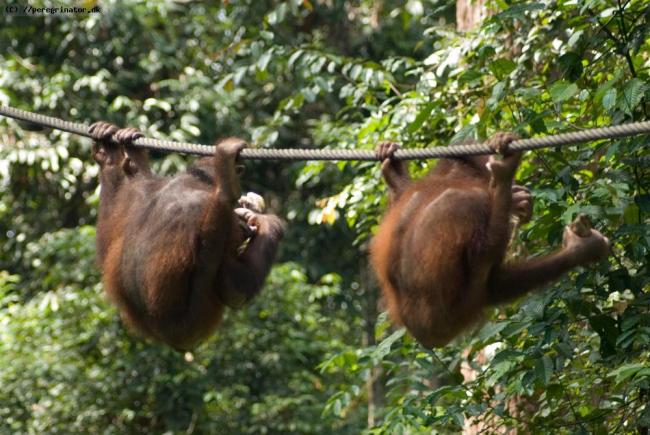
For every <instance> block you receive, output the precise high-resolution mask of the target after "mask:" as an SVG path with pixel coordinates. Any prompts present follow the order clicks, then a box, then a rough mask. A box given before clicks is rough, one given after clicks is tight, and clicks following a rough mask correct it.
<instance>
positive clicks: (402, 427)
mask: <svg viewBox="0 0 650 435" xmlns="http://www.w3.org/2000/svg"><path fill="white" fill-rule="evenodd" d="M42 3H43V4H44V5H45V4H47V3H46V2H42ZM454 3H455V2H454V1H452V0H411V1H408V2H395V1H392V0H384V1H381V2H374V1H373V2H371V1H357V2H343V1H338V0H335V1H331V2H325V1H304V0H295V1H294V0H291V1H286V2H271V1H251V0H244V1H237V2H223V3H220V2H215V3H208V2H206V3H202V2H191V3H189V4H188V5H185V4H184V3H178V2H171V1H167V2H158V1H155V2H154V1H144V2H132V1H123V2H117V1H112V2H111V1H109V2H102V7H103V11H102V13H101V14H82V15H66V16H57V15H44V16H33V17H32V16H12V15H10V14H5V15H2V16H1V17H0V46H2V47H6V50H3V51H2V53H0V104H9V105H12V106H16V107H22V108H25V109H27V110H34V111H38V112H43V113H46V114H52V115H54V116H59V117H62V118H66V119H70V120H74V121H79V122H81V121H83V122H90V121H94V120H97V119H105V120H108V121H112V122H115V123H118V124H121V125H132V126H136V127H138V128H140V129H141V130H142V131H144V132H145V134H147V135H149V136H152V137H157V138H164V139H172V140H183V141H195V142H202V143H208V142H210V141H213V140H214V139H215V138H216V137H219V136H226V135H239V136H242V137H245V138H247V139H249V140H251V141H252V142H254V143H255V144H257V145H258V146H278V147H280V146H281V147H332V148H355V149H357V148H365V149H371V148H373V147H374V145H375V144H376V142H377V141H378V140H381V139H395V140H399V141H400V142H402V143H403V144H405V146H408V147H422V146H436V145H446V144H448V143H450V142H452V141H461V140H466V139H472V138H485V137H488V136H489V135H490V134H492V133H493V132H495V131H497V130H514V131H516V132H518V133H520V134H522V135H544V134H551V133H558V132H562V131H571V130H575V129H580V128H590V127H598V126H604V125H609V124H618V123H622V122H627V121H638V120H646V119H648V113H647V112H648V98H650V80H649V79H648V71H649V69H650V45H649V42H648V41H649V38H648V34H649V31H650V15H649V14H648V10H650V2H649V1H648V0H631V1H626V2H611V1H605V0H580V1H574V0H544V1H540V2H525V1H502V0H495V1H492V2H490V8H491V10H492V12H493V13H492V14H491V15H490V16H489V17H488V18H487V19H486V20H485V21H484V22H483V23H482V25H481V27H480V28H477V29H476V30H475V31H472V32H468V33H462V34H461V33H458V32H456V31H455V30H454V29H455V26H454V19H455V18H454ZM0 125H2V126H3V128H2V130H0V143H1V144H2V147H0V189H1V190H2V195H0V271H1V272H0V325H2V328H0V338H1V340H0V367H1V368H0V386H2V388H0V431H3V432H4V431H7V432H56V431H63V432H70V431H72V432H83V433H85V432H92V431H99V432H109V433H111V432H115V433H124V432H126V433H142V432H166V431H167V432H172V433H175V432H188V433H191V432H198V433H204V432H206V433H259V432H272V433H275V432H298V433H331V432H332V431H336V432H337V433H339V432H340V433H346V432H349V433H357V432H359V431H361V430H363V429H364V428H366V427H367V430H368V431H370V432H373V433H402V432H427V431H431V430H433V431H438V432H458V431H459V430H460V429H461V428H463V427H469V426H471V425H473V426H474V428H480V429H482V430H485V431H488V432H492V431H497V430H499V429H518V430H521V431H524V432H532V433H549V432H553V433H555V432H559V433H573V432H581V433H584V432H594V433H622V432H634V431H636V430H641V431H642V430H647V428H648V427H650V411H649V410H648V409H649V408H648V407H647V406H646V403H647V400H648V391H649V389H650V385H649V381H650V368H649V366H648V363H647V361H648V358H649V356H650V355H649V351H648V349H649V344H650V316H649V315H648V309H649V304H650V299H649V296H648V295H649V294H650V278H649V277H650V273H649V271H648V264H650V261H649V260H650V230H649V228H650V226H649V224H650V217H649V216H650V181H649V180H650V169H649V165H648V163H649V162H650V156H649V155H648V151H647V137H636V138H624V139H616V140H610V141H601V142H598V143H593V144H589V145H583V146H580V147H564V148H562V149H545V150H542V151H536V152H534V153H530V154H529V155H527V156H526V158H525V161H524V163H523V164H522V167H521V170H520V173H519V179H520V180H521V181H522V182H523V183H524V184H526V185H527V186H528V187H530V188H531V189H532V191H533V194H534V196H535V200H536V204H535V216H536V217H535V218H534V220H533V222H531V223H530V224H529V225H527V226H525V227H524V228H522V229H521V230H520V234H519V236H520V237H519V239H520V242H519V243H518V244H517V246H515V248H516V249H515V251H516V252H517V253H518V255H524V254H532V255H536V254H538V253H541V252H546V251H548V250H549V249H550V247H551V246H557V245H558V244H559V243H560V240H561V233H562V228H563V226H564V225H565V224H566V223H568V222H570V221H571V219H572V218H573V217H574V216H575V215H576V214H577V213H581V212H583V213H587V214H589V215H590V216H591V217H592V220H593V221H594V222H595V223H596V225H597V227H598V228H599V229H601V230H603V232H604V233H605V234H606V235H607V236H608V237H609V238H610V239H611V240H612V241H613V245H614V249H613V252H612V256H611V258H610V260H609V261H608V262H603V263H602V264H599V265H598V266H595V267H593V268H589V269H584V270H579V271H576V272H575V273H573V274H571V275H570V276H569V277H568V278H567V279H564V280H562V281H561V282H558V283H557V284H555V285H553V286H552V287H551V288H550V289H549V290H548V291H545V292H543V293H539V294H535V295H532V296H530V297H528V298H526V299H524V300H522V301H521V302H520V303H518V304H513V305H511V306H508V307H504V308H502V309H499V310H494V311H493V312H490V313H487V321H486V323H485V324H484V325H483V326H482V327H480V328H478V329H477V330H476V331H470V333H469V334H468V335H467V336H465V337H463V338H460V339H458V340H457V341H456V342H454V343H452V344H451V345H450V346H448V347H446V348H444V349H437V350H434V351H431V350H427V349H423V348H422V347H421V346H419V345H417V344H416V343H415V342H414V341H413V339H412V338H410V337H409V336H408V334H405V333H404V331H402V330H394V329H393V328H392V327H391V326H390V324H389V322H388V321H387V320H386V318H385V315H383V314H380V315H379V317H377V314H378V313H377V310H376V303H377V301H376V289H375V288H374V287H373V284H372V279H370V278H369V277H368V273H367V270H366V269H367V265H366V264H365V255H366V252H365V249H366V246H367V241H368V240H369V238H370V237H371V234H372V231H373V229H374V227H375V226H376V224H377V221H378V217H379V216H380V214H381V212H382V210H383V208H384V206H385V199H384V187H383V183H382V182H381V180H380V178H379V172H378V167H377V165H375V164H373V163H368V162H365V163H364V162H339V163H322V162H299V163H279V162H267V163H264V162H247V168H246V174H245V175H244V178H243V179H244V187H245V188H246V189H250V190H254V191H258V192H261V193H263V194H264V196H265V197H266V198H267V203H269V204H270V205H271V207H272V208H274V209H275V210H276V211H278V212H280V213H281V214H282V215H284V216H286V219H287V221H288V222H289V225H290V230H289V233H288V235H287V240H286V242H285V243H284V246H283V251H282V255H281V261H280V264H279V265H278V266H277V267H276V268H275V270H274V272H273V275H272V277H271V279H270V281H269V283H268V285H267V288H266V289H265V290H264V292H263V293H262V295H261V296H260V297H259V298H258V299H256V301H255V302H254V303H253V304H252V305H250V306H249V307H247V308H246V309H245V310H242V311H240V312H230V313H229V315H228V317H227V320H226V322H225V324H224V325H223V327H222V328H221V329H220V331H219V332H218V334H217V335H216V336H215V338H214V339H213V340H211V341H210V342H208V343H206V344H205V345H203V346H202V347H201V348H199V349H198V350H197V351H196V352H195V353H193V354H191V355H179V354H176V353H174V352H171V351H169V350H166V349H163V348H161V347H160V346H158V345H156V344H152V343H147V342H143V341H141V340H139V339H138V338H136V337H132V336H131V335H129V334H128V333H126V332H125V331H124V330H123V327H122V326H121V323H120V322H119V319H118V318H117V315H116V313H115V310H113V309H112V308H111V307H110V306H109V305H108V304H106V303H105V302H104V299H103V297H102V296H101V285H100V284H99V274H98V271H97V269H96V267H95V265H94V263H93V262H94V254H93V252H94V250H93V237H94V230H93V229H92V225H93V224H94V222H95V218H96V206H97V201H98V196H97V189H98V187H97V179H96V178H97V168H96V166H95V165H94V164H93V162H91V161H90V159H89V150H90V143H89V142H88V141H87V140H85V139H80V138H77V137H74V136H71V135H69V134H67V133H62V132H42V131H33V130H34V129H33V126H26V125H21V124H18V123H16V122H13V121H9V120H6V119H0ZM186 164H187V161H186V160H185V158H182V157H179V156H176V155H159V154H156V155H154V166H155V168H154V169H155V170H156V171H157V172H160V173H163V174H169V173H173V172H175V171H177V170H182V169H183V168H184V167H185V165H186ZM433 164H434V162H415V163H412V164H411V172H412V173H413V174H416V175H417V174H423V173H425V172H426V171H427V170H428V168H430V167H431V166H432V165H433Z"/></svg>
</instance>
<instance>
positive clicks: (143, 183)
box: [91, 123, 283, 349]
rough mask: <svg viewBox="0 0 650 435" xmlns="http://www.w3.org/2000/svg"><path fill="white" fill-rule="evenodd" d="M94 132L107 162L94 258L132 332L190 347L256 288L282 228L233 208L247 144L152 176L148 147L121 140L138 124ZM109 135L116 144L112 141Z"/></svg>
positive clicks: (98, 155) (223, 146)
mask: <svg viewBox="0 0 650 435" xmlns="http://www.w3.org/2000/svg"><path fill="white" fill-rule="evenodd" d="M91 133H92V134H93V137H94V138H95V140H96V141H97V144H96V146H95V159H96V160H97V162H98V163H99V164H100V168H101V169H100V182H101V194H100V209H99V216H98V222H97V257H98V262H99V264H100V265H101V266H102V268H103V272H104V286H105V288H106V291H107V293H108V295H109V297H110V299H111V300H113V301H114V302H115V303H116V305H117V306H118V307H119V309H120V312H121V314H122V316H123V318H124V320H125V322H126V323H127V324H128V325H129V326H131V327H132V328H133V329H135V330H136V331H138V332H140V333H141V334H143V335H145V336H148V337H151V338H154V339H156V340H159V341H162V342H164V343H167V344H169V345H170V346H172V347H174V348H176V349H189V348H192V347H193V346H195V345H196V344H197V343H199V342H200V341H201V340H203V339H205V338H206V337H208V336H209V335H210V334H211V333H212V332H213V331H214V329H215V328H216V327H217V325H218V324H219V322H220V320H221V316H222V313H223V309H224V306H226V305H227V306H239V305H241V304H242V303H243V302H245V301H247V300H249V299H250V298H252V297H253V296H254V295H255V294H257V293H258V292H259V290H260V289H261V287H262V285H263V282H264V279H265V277H266V275H267V274H268V272H269V270H270V267H271V264H272V262H273V259H274V257H275V253H276V250H277V247H278V243H279V241H280V239H281V238H282V235H283V225H282V222H281V220H280V219H279V218H277V217H276V216H273V215H270V214H261V213H260V211H261V210H256V209H254V208H252V209H250V208H249V209H244V208H238V209H235V207H234V205H235V204H236V202H237V199H238V198H239V196H240V194H241V191H240V187H239V181H238V179H237V176H236V173H235V159H236V157H237V155H238V153H239V152H240V151H241V150H242V149H243V148H244V146H245V143H244V142H243V141H242V140H241V139H237V138H229V139H226V140H224V141H221V142H219V143H218V144H217V147H216V153H215V156H214V157H209V158H203V159H200V160H199V161H197V163H196V164H195V165H194V166H192V167H191V168H190V169H188V171H187V172H184V173H180V174H177V175H176V176H174V177H171V178H163V177H158V176H155V175H153V174H152V173H151V171H150V169H149V164H148V158H147V154H146V152H145V151H142V150H136V149H134V148H130V147H129V148H126V147H125V145H128V144H129V143H130V142H131V141H132V140H134V139H135V138H137V137H138V136H139V133H137V131H136V130H134V129H123V130H119V131H118V130H117V128H116V127H114V126H111V125H110V124H106V123H96V124H94V125H93V126H92V127H91ZM113 134H115V135H116V137H117V138H118V142H119V143H118V144H111V143H110V137H111V136H112V135H113ZM242 198H243V197H242ZM240 202H241V200H240ZM242 220H243V221H242ZM251 228H252V229H251ZM251 234H252V238H251V240H250V242H249V244H248V246H247V247H246V250H245V251H244V252H243V253H241V254H239V253H238V252H237V250H238V248H239V247H240V246H241V245H242V243H244V241H245V240H246V239H247V237H250V236H251Z"/></svg>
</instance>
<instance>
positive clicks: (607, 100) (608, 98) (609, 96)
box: [603, 88, 616, 110]
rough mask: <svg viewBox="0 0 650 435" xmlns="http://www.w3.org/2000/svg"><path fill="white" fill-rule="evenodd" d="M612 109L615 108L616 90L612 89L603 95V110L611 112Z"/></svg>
mask: <svg viewBox="0 0 650 435" xmlns="http://www.w3.org/2000/svg"><path fill="white" fill-rule="evenodd" d="M614 107H616V89H614V88H612V89H609V90H608V91H607V92H605V95H603V108H604V109H605V110H612V109H613V108H614Z"/></svg>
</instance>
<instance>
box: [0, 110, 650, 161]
mask: <svg viewBox="0 0 650 435" xmlns="http://www.w3.org/2000/svg"><path fill="white" fill-rule="evenodd" d="M0 115H4V116H8V117H10V118H15V119H19V120H22V121H26V122H31V123H33V124H38V125H41V126H44V127H50V128H56V129H58V130H63V131H67V132H69V133H74V134H78V135H80V136H85V137H92V136H91V135H90V133H88V126H87V125H86V124H81V123H76V122H68V121H63V120H61V119H58V118H53V117H50V116H44V115H40V114H38V113H32V112H27V111H25V110H20V109H15V108H13V107H8V106H0ZM648 133H650V121H643V122H633V123H629V124H622V125H614V126H610V127H602V128H594V129H588V130H582V131H576V132H571V133H562V134H556V135H550V136H545V137H534V138H530V139H519V140H516V141H514V142H512V143H511V144H510V146H509V149H510V150H513V151H525V150H532V149H537V148H545V147H556V146H561V145H570V144H575V143H581V142H590V141H594V140H599V139H610V138H616V137H624V136H633V135H637V134H648ZM133 146H136V147H141V148H151V149H154V150H160V151H172V152H180V153H188V154H197V155H204V156H210V155H213V154H214V146H213V145H202V144H192V143H185V142H172V141H168V140H158V139H149V138H144V137H142V138H139V139H136V140H134V141H133ZM492 153H493V151H492V149H490V147H489V146H488V145H487V144H485V143H471V144H463V145H452V146H447V147H432V148H419V149H402V150H398V151H397V152H396V153H395V158H396V159H398V160H418V159H431V158H439V157H458V156H466V155H479V154H492ZM240 156H241V157H242V158H244V159H258V160H378V159H377V156H376V155H375V152H374V151H369V150H331V149H262V148H257V149H256V148H246V149H244V150H243V151H242V152H241V154H240Z"/></svg>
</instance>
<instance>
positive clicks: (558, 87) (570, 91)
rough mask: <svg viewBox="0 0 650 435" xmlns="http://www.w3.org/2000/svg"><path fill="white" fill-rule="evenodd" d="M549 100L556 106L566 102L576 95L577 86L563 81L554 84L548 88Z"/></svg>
mask: <svg viewBox="0 0 650 435" xmlns="http://www.w3.org/2000/svg"><path fill="white" fill-rule="evenodd" d="M549 92H550V94H551V98H552V99H553V101H554V102H555V103H557V104H559V103H561V102H563V101H566V100H568V99H569V98H571V97H573V96H574V95H575V94H577V93H578V85H576V84H575V83H568V82H565V81H563V80H561V81H558V82H555V83H553V84H552V85H551V87H550V88H549Z"/></svg>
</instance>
